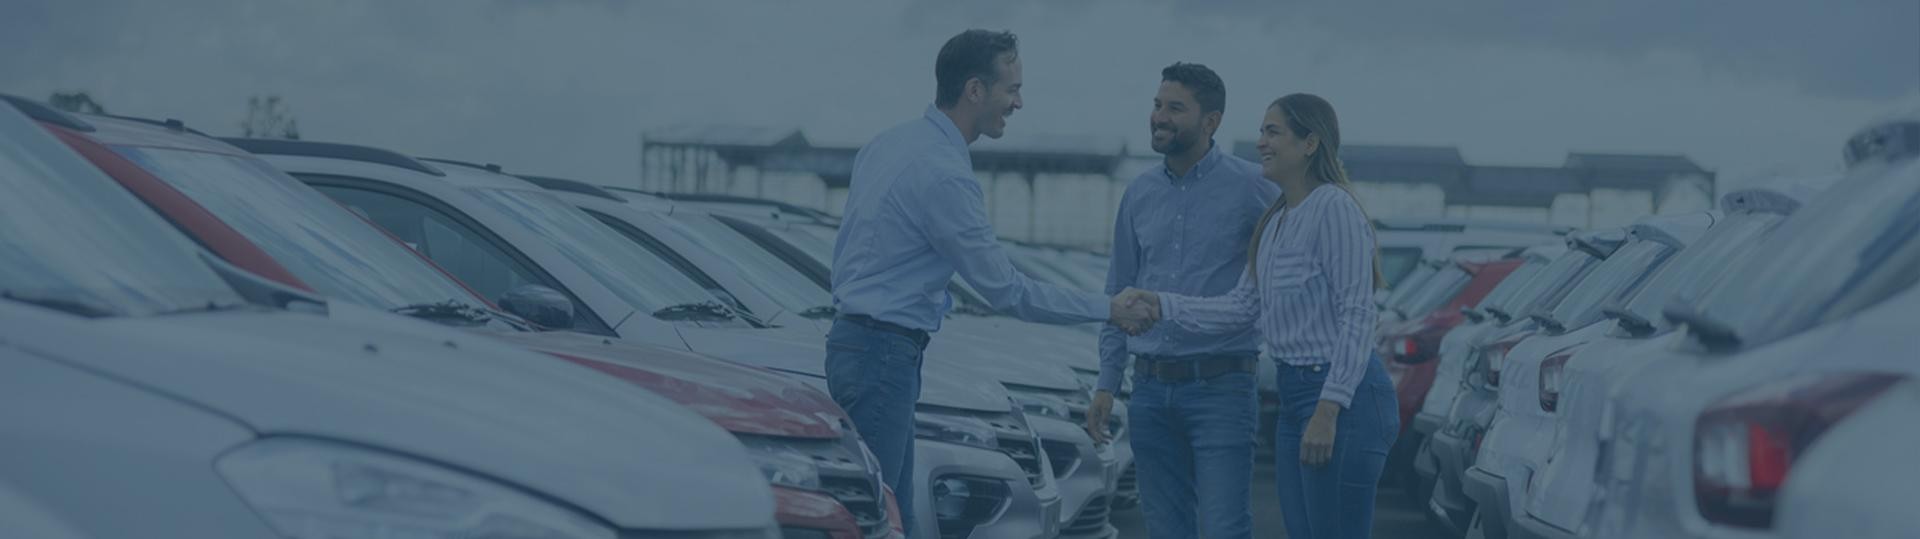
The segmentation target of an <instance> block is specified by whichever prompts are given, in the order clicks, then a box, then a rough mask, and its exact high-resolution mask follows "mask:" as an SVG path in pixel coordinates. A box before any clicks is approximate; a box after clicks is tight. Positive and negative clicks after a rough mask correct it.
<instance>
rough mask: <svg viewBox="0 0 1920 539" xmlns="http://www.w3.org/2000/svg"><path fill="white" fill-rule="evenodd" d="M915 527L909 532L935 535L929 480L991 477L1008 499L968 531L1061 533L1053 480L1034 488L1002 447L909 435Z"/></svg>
mask: <svg viewBox="0 0 1920 539" xmlns="http://www.w3.org/2000/svg"><path fill="white" fill-rule="evenodd" d="M913 472H914V488H915V489H917V490H918V491H919V492H918V493H916V495H915V496H914V497H913V515H914V530H913V531H912V532H910V533H908V534H907V535H909V536H911V537H940V525H939V520H938V517H937V516H936V514H935V510H934V503H935V500H934V496H933V482H934V481H935V480H936V479H938V478H942V477H950V476H965V477H971V478H982V479H991V480H995V481H1000V482H1003V483H1004V484H1005V485H1006V486H1007V491H1008V493H1009V494H1008V496H1007V501H1006V502H1005V503H1004V504H1002V506H1001V507H1000V509H999V511H997V512H996V513H995V514H993V515H992V517H991V518H987V519H984V520H983V521H982V522H980V523H979V524H977V525H975V526H974V528H973V532H972V534H970V535H968V536H967V537H976V538H988V537H991V538H996V539H997V538H1001V537H1006V538H1009V539H1046V538H1050V537H1054V536H1057V535H1059V533H1060V491H1059V489H1058V488H1057V487H1055V486H1054V484H1053V482H1052V481H1048V482H1046V483H1044V484H1042V485H1041V486H1040V487H1039V488H1037V489H1036V488H1034V487H1033V485H1032V484H1031V483H1029V482H1028V481H1027V473H1026V472H1025V471H1023V470H1021V469H1020V465H1019V464H1015V463H1014V462H1013V459H1011V458H1008V457H1007V455H1006V453H1001V452H999V451H995V450H991V449H981V448H976V447H969V446H963V445H956V444H949V443H944V442H935V441H929V440H914V443H913Z"/></svg>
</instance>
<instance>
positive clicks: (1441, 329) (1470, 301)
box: [1379, 258, 1524, 503]
mask: <svg viewBox="0 0 1920 539" xmlns="http://www.w3.org/2000/svg"><path fill="white" fill-rule="evenodd" d="M1522 262H1524V260H1522V259H1520V258H1505V259H1500V260H1494V261H1489V262H1455V263H1453V265H1452V267H1448V268H1443V269H1442V270H1440V272H1439V273H1437V274H1435V275H1434V276H1433V277H1432V278H1431V279H1428V280H1427V281H1426V283H1425V288H1426V289H1425V290H1420V291H1417V292H1416V294H1417V295H1416V298H1415V299H1413V300H1410V301H1408V302H1406V304H1407V305H1415V306H1417V307H1418V308H1421V309H1422V310H1424V311H1425V312H1408V313H1402V314H1405V315H1407V319H1406V320H1405V321H1402V322H1396V323H1393V324H1390V325H1388V326H1386V327H1384V328H1381V331H1380V348H1379V350H1380V357H1382V358H1386V359H1387V360H1388V361H1387V362H1386V366H1387V374H1388V376H1390V377H1392V378H1393V390H1394V394H1395V396H1396V397H1398V398H1399V401H1400V437H1399V438H1398V439H1397V441H1396V442H1395V443H1394V447H1393V451H1392V453H1390V454H1389V456H1388V459H1387V473H1386V476H1387V477H1389V478H1411V477H1413V474H1412V473H1411V472H1412V471H1413V457H1414V456H1415V455H1417V454H1418V453H1419V452H1418V449H1419V448H1420V444H1421V440H1420V439H1419V436H1418V435H1417V434H1414V435H1412V436H1409V433H1413V432H1414V431H1413V430H1412V429H1411V428H1410V427H1411V426H1412V425H1413V416H1414V414H1418V413H1420V407H1421V405H1422V404H1424V403H1425V402H1426V400H1427V391H1428V390H1431V389H1433V382H1434V379H1435V378H1436V376H1435V375H1436V373H1438V372H1439V370H1440V362H1439V361H1434V360H1435V359H1437V358H1438V357H1439V352H1440V338H1441V337H1445V336H1446V335H1447V332H1448V331H1452V330H1453V328H1454V327H1456V326H1459V325H1460V324H1461V323H1462V322H1464V321H1465V319H1466V315H1465V314H1464V313H1462V312H1461V311H1462V310H1464V309H1468V308H1472V307H1475V306H1477V305H1479V304H1480V300H1481V299H1483V298H1485V297H1487V294H1488V293H1491V292H1492V291H1493V287H1494V286H1497V285H1499V284H1500V281H1501V280H1503V279H1506V278H1507V274H1509V273H1513V270H1514V269H1516V268H1519V267H1520V265H1521V263H1522ZM1420 295H1424V296H1427V298H1428V299H1426V301H1421V299H1419V298H1418V296H1420ZM1427 307H1431V308H1427ZM1421 501H1422V502H1423V503H1424V502H1425V500H1421Z"/></svg>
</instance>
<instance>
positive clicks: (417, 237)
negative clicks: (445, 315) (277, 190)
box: [317, 186, 554, 300]
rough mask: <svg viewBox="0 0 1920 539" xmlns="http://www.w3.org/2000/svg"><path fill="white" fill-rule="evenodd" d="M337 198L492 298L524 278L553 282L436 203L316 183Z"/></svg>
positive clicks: (324, 191) (535, 282)
mask: <svg viewBox="0 0 1920 539" xmlns="http://www.w3.org/2000/svg"><path fill="white" fill-rule="evenodd" d="M317 188H318V189H319V190H320V191H321V192H323V193H325V194H326V195H327V196H329V197H332V198H333V199H334V200H337V201H339V202H340V204H342V205H345V206H346V207H348V208H351V209H352V210H353V211H354V212H355V213H359V214H361V215H364V216H366V217H367V218H368V219H369V220H371V221H373V222H374V223H377V224H379V225H380V226H381V227H384V228H386V229H387V231H388V232H390V233H392V234H393V235H394V236H395V237H398V238H400V240H401V241H403V242H406V244H407V245H408V246H411V247H413V248H414V249H416V250H418V251H420V253H421V254H424V255H427V258H431V259H433V261H434V263H436V264H439V265H440V267H442V268H446V270H447V271H448V272H450V273H453V274H454V275H456V276H459V278H460V280H461V281H462V282H465V283H466V284H467V286H469V287H472V288H473V289H474V291H476V292H479V293H480V294H481V295H484V296H486V297H488V298H490V299H495V300H498V299H499V298H500V297H501V296H504V295H506V293H507V291H509V290H513V289H514V288H516V287H519V286H522V285H528V284H538V285H542V286H548V287H551V286H553V284H554V283H548V282H544V281H543V280H542V279H539V278H538V277H536V276H535V275H536V274H535V273H534V272H533V271H532V269H531V268H528V267H525V265H523V264H521V263H520V262H519V261H517V260H514V259H513V257H511V256H508V255H507V253H506V252H505V251H504V250H502V249H501V248H500V247H499V246H497V245H494V244H493V243H492V242H490V241H487V239H486V238H484V237H481V236H480V235H479V234H478V233H477V232H474V231H472V230H469V229H467V227H465V226H462V225H461V224H459V223H457V222H455V221H454V219H453V218H452V217H450V216H448V215H446V214H444V213H442V212H440V211H437V210H435V209H434V208H431V207H428V206H426V205H424V204H421V203H419V202H416V201H413V200H410V199H407V198H403V197H399V196H395V195H391V194H388V193H381V192H374V191H366V190H361V189H354V188H345V187H331V186H317Z"/></svg>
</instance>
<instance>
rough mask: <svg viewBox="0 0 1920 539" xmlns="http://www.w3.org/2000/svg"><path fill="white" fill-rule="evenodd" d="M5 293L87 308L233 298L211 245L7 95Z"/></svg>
mask: <svg viewBox="0 0 1920 539" xmlns="http://www.w3.org/2000/svg"><path fill="white" fill-rule="evenodd" d="M0 192H4V193H5V195H0V296H4V297H5V298H6V299H7V300H11V301H18V302H24V303H31V304H35V305H40V306H43V307H49V308H54V309H58V310H63V311H67V312H71V313H75V314H81V315H85V316H145V315H152V314H159V313H164V312H168V311H176V310H184V309H192V308H197V307H205V306H207V305H209V304H218V305H230V304H238V303H241V302H242V301H243V300H242V298H241V297H240V295H239V293H237V292H235V291H234V290H233V288H232V287H230V286H228V285H227V283H226V281H225V280H223V279H221V277H220V276H219V274H217V273H215V272H214V270H213V268H211V267H210V266H208V265H207V263H206V261H205V260H204V259H203V258H202V257H206V256H211V255H209V254H206V253H205V252H204V251H202V250H201V249H200V247H199V246H198V245H195V244H194V243H193V241H192V240H191V239H188V238H187V236H186V235H184V234H181V233H180V232H179V231H178V230H176V229H174V227H173V226H171V225H169V224H168V222H167V221H166V219H165V218H163V217H161V216H160V215H158V214H155V213H154V212H153V210H151V209H149V208H148V207H147V206H146V205H145V204H144V203H142V202H141V201H140V199H138V198H135V197H134V195H133V194H132V193H129V192H127V190H126V189H125V188H122V187H121V186H120V185H119V184H117V183H115V182H114V181H113V180H112V179H111V178H108V177H107V176H106V174H105V173H102V172H101V171H100V169H98V168H95V167H94V166H93V165H92V164H90V163H88V162H87V161H86V160H85V159H83V158H81V157H80V156H79V155H78V154H76V153H74V152H73V150H72V149H71V148H69V147H67V146H66V145H64V144H61V143H60V141H59V139H56V138H54V137H53V136H52V135H51V134H49V133H47V132H46V131H44V130H43V128H42V127H40V126H39V125H38V124H35V123H33V122H32V121H29V120H27V119H26V118H25V117H24V116H21V115H20V114H19V113H18V112H16V111H15V110H14V109H13V108H12V107H9V106H6V105H5V104H0Z"/></svg>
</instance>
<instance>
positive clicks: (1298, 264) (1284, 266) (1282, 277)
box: [1260, 250, 1314, 298]
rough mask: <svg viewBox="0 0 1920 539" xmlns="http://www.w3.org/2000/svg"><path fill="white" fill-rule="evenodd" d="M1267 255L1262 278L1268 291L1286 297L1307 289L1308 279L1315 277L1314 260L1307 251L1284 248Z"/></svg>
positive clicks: (1261, 273) (1261, 270) (1261, 269)
mask: <svg viewBox="0 0 1920 539" xmlns="http://www.w3.org/2000/svg"><path fill="white" fill-rule="evenodd" d="M1261 256H1264V257H1267V260H1268V262H1267V264H1266V267H1263V268H1260V280H1261V282H1262V284H1264V285H1265V286H1266V288H1267V292H1268V293H1270V294H1273V295H1275V296H1278V297H1282V298H1286V297H1292V296H1296V295H1299V294H1301V293H1303V292H1305V291H1306V289H1307V280H1308V279H1309V278H1312V277H1313V272H1314V268H1313V260H1312V259H1311V258H1308V257H1307V255H1306V253H1301V252H1299V251H1287V250H1282V251H1278V252H1275V253H1273V254H1270V255H1269V254H1264V253H1263V254H1262V255H1261Z"/></svg>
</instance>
